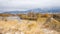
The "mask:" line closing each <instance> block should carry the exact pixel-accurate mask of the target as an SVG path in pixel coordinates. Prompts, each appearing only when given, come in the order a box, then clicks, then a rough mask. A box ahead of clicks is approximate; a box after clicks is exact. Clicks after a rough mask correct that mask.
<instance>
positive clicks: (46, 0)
mask: <svg viewBox="0 0 60 34" xmlns="http://www.w3.org/2000/svg"><path fill="white" fill-rule="evenodd" d="M58 6H59V7H60V0H0V10H1V11H2V10H3V11H5V10H26V9H33V8H43V7H58Z"/></svg>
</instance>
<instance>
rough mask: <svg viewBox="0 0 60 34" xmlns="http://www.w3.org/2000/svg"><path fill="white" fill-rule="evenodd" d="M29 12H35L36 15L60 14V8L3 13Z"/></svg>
mask: <svg viewBox="0 0 60 34" xmlns="http://www.w3.org/2000/svg"><path fill="white" fill-rule="evenodd" d="M28 12H34V13H60V8H43V9H41V8H35V9H30V10H26V11H8V12H3V13H8V14H26V13H28Z"/></svg>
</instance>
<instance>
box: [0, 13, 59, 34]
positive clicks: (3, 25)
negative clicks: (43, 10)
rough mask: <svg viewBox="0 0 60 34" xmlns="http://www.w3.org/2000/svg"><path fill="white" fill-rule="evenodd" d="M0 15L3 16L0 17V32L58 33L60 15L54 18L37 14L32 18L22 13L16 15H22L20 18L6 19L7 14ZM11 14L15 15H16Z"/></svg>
mask: <svg viewBox="0 0 60 34" xmlns="http://www.w3.org/2000/svg"><path fill="white" fill-rule="evenodd" d="M54 15H55V14H54ZM0 16H3V18H2V19H1V18H0V34H60V20H59V18H60V17H59V18H57V17H55V18H54V17H53V16H51V15H48V14H45V15H42V14H37V15H36V16H37V17H35V16H34V19H32V18H33V17H32V16H33V15H30V16H26V15H25V14H23V15H18V16H20V18H21V17H23V18H21V20H18V19H13V20H12V19H8V20H7V18H6V16H7V14H6V15H5V14H4V15H0ZM9 16H12V15H8V17H9ZM13 16H15V17H16V15H13ZM24 16H25V17H24ZM50 16H51V17H50ZM57 16H58V15H57ZM30 17H31V18H30Z"/></svg>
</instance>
